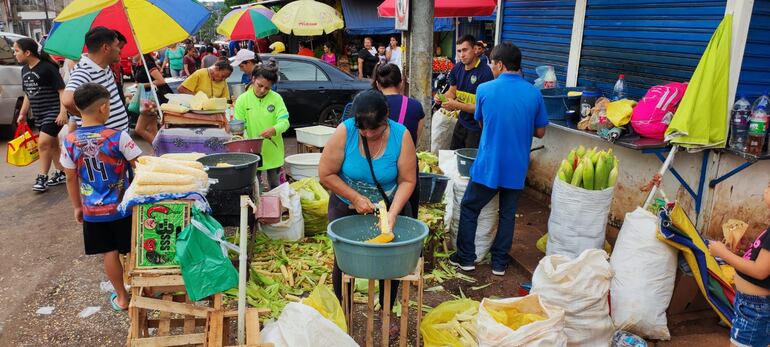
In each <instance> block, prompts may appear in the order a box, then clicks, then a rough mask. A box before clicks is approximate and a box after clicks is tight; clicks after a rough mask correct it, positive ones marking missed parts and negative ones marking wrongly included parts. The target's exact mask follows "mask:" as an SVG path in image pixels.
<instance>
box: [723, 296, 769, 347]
mask: <svg viewBox="0 0 770 347" xmlns="http://www.w3.org/2000/svg"><path fill="white" fill-rule="evenodd" d="M733 307H734V310H735V315H734V316H733V322H732V323H733V327H732V329H730V341H731V342H732V343H733V344H734V345H736V346H751V347H754V346H763V347H764V346H768V345H770V296H755V295H746V294H743V293H741V292H738V293H737V294H736V295H735V302H734V303H733Z"/></svg>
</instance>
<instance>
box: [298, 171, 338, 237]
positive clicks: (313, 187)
mask: <svg viewBox="0 0 770 347" xmlns="http://www.w3.org/2000/svg"><path fill="white" fill-rule="evenodd" d="M291 188H292V189H294V191H296V192H297V193H299V196H300V203H301V204H302V217H303V218H304V219H305V235H313V234H319V233H325V232H326V226H327V225H328V224H329V219H328V215H329V193H328V192H327V191H326V189H324V187H323V186H322V185H321V183H319V182H318V180H317V179H315V178H312V177H308V178H303V179H301V180H299V181H297V182H294V183H292V184H291Z"/></svg>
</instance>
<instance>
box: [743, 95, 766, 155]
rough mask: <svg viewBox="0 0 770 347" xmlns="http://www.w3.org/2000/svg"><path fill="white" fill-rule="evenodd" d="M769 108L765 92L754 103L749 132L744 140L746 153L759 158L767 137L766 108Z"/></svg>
mask: <svg viewBox="0 0 770 347" xmlns="http://www.w3.org/2000/svg"><path fill="white" fill-rule="evenodd" d="M769 107H770V98H768V96H767V92H765V93H764V94H763V95H762V96H761V97H759V99H757V100H756V101H754V105H753V106H752V108H751V118H750V119H749V131H748V136H747V138H746V152H747V153H749V154H753V155H756V156H759V155H761V154H762V149H763V148H764V146H765V135H767V122H768V111H769V110H768V108H769Z"/></svg>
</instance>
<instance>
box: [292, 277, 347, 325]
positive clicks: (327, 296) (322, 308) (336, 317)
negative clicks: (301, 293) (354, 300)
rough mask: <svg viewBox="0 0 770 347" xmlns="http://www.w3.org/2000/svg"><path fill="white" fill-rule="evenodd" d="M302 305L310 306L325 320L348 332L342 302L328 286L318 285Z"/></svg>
mask: <svg viewBox="0 0 770 347" xmlns="http://www.w3.org/2000/svg"><path fill="white" fill-rule="evenodd" d="M302 303H303V304H305V305H308V306H310V307H312V308H314V309H316V311H318V313H320V314H321V315H322V316H324V318H326V319H328V320H330V321H332V322H334V324H337V326H338V327H340V329H342V331H344V332H348V327H347V325H346V324H345V314H344V313H343V312H342V306H340V301H339V300H337V297H336V296H334V293H333V292H332V290H331V289H329V287H328V286H325V285H318V286H316V287H315V289H313V291H312V292H311V293H310V296H308V297H307V298H305V299H304V300H302Z"/></svg>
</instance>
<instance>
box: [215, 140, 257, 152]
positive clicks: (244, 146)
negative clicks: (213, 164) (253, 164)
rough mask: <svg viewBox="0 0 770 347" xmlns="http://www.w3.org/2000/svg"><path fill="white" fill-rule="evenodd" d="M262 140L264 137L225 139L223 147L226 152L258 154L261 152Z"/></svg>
mask: <svg viewBox="0 0 770 347" xmlns="http://www.w3.org/2000/svg"><path fill="white" fill-rule="evenodd" d="M262 141H264V139H245V140H234V141H227V142H225V149H226V150H227V151H228V152H238V153H254V154H260V153H262Z"/></svg>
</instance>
